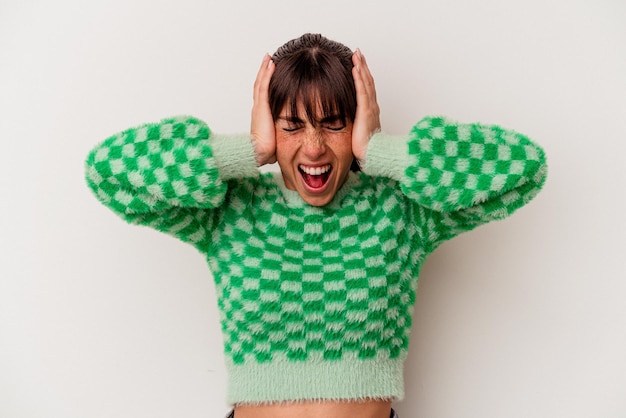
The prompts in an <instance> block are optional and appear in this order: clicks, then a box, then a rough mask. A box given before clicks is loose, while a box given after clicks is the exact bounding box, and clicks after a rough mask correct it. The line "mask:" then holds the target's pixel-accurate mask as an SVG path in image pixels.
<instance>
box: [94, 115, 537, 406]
mask: <svg viewBox="0 0 626 418" xmlns="http://www.w3.org/2000/svg"><path fill="white" fill-rule="evenodd" d="M229 141H230V142H229ZM232 141H233V139H232V138H229V137H221V136H216V135H212V134H211V132H210V131H209V129H208V127H207V126H206V125H205V124H204V123H203V122H202V121H200V120H198V119H195V118H173V119H166V120H164V121H162V122H161V123H158V124H150V125H143V126H140V127H138V128H134V129H129V130H126V131H124V132H122V133H120V134H118V135H114V136H112V137H110V138H108V139H107V140H105V141H104V142H103V143H101V144H100V145H99V146H97V147H96V148H95V149H94V150H93V151H92V152H91V153H90V154H89V156H88V158H87V167H86V177H87V183H88V184H89V186H90V187H91V189H92V190H93V192H94V194H95V196H96V197H97V198H98V199H100V201H102V203H104V204H105V205H107V206H108V207H110V208H111V209H112V210H113V211H115V212H116V213H118V214H119V215H120V216H122V217H123V218H124V219H125V220H126V221H128V222H132V223H135V224H141V225H147V226H150V227H152V228H156V229H158V230H160V231H163V232H166V233H168V234H171V235H174V236H176V237H178V238H180V239H182V240H183V241H185V242H189V243H191V244H193V245H194V246H195V247H196V248H197V249H199V250H200V251H201V252H202V253H203V254H205V255H206V257H207V262H208V264H209V267H210V269H211V271H212V273H213V276H214V279H215V283H216V290H217V295H218V304H219V308H220V321H221V326H222V331H223V336H224V346H225V353H226V356H227V363H228V365H229V368H230V372H231V374H232V375H233V376H237V377H236V378H233V380H231V385H230V388H229V392H230V396H229V401H230V402H233V403H236V402H246V401H248V402H261V401H268V400H285V399H321V398H328V397H332V398H364V397H401V393H402V384H401V381H402V376H401V374H402V373H401V365H402V362H403V361H404V358H405V357H406V354H407V351H408V344H409V334H410V328H411V321H412V313H413V306H414V303H415V290H416V286H417V278H418V275H419V270H420V268H421V266H422V263H423V261H424V259H425V257H426V256H427V255H428V253H430V252H431V251H433V250H434V249H435V248H436V246H437V245H439V243H441V242H443V241H445V240H446V239H450V238H452V237H453V236H455V235H458V234H459V233H461V232H463V231H467V230H470V229H472V228H474V227H476V226H478V225H480V224H482V223H485V222H489V221H491V220H495V219H502V218H504V217H506V216H508V215H510V214H511V213H513V212H514V211H515V210H516V209H518V208H519V207H521V206H522V205H523V204H525V203H526V202H528V201H529V200H530V199H531V198H532V197H534V196H535V195H536V194H537V192H538V191H539V189H540V188H541V186H542V184H543V182H544V181H545V176H546V169H545V157H544V154H543V151H542V150H541V149H540V148H539V147H538V146H536V145H535V144H534V143H532V142H531V141H530V140H529V139H528V138H526V137H524V136H523V135H520V134H517V133H515V132H512V131H506V130H504V129H501V128H499V127H496V126H485V125H478V124H472V125H468V124H465V125H464V124H458V123H456V122H453V121H450V120H447V119H445V118H437V117H434V118H425V119H423V120H422V121H420V122H419V123H418V124H417V125H416V126H415V127H414V129H413V130H412V131H411V132H410V134H409V136H408V139H404V140H402V141H401V142H400V144H401V146H399V147H387V148H386V151H385V152H391V153H397V154H398V155H399V156H400V157H399V158H398V161H408V166H407V167H400V170H399V171H398V173H399V174H398V175H397V176H396V177H397V178H393V177H394V176H393V175H391V176H379V175H376V169H375V167H376V166H377V165H376V161H373V162H372V164H370V162H369V161H368V164H367V166H368V167H374V168H373V169H371V170H370V171H366V172H365V173H360V174H358V175H357V174H351V175H350V177H349V179H348V181H347V183H346V184H345V185H344V187H343V188H342V190H341V191H340V196H337V197H336V198H335V199H334V200H333V202H331V203H330V204H329V205H327V206H325V207H312V206H308V205H306V204H305V203H304V202H302V201H300V202H299V203H298V202H295V203H294V201H293V200H290V199H287V198H286V196H287V195H288V193H290V191H287V190H285V189H284V186H281V185H280V182H278V181H277V180H276V178H275V174H272V173H265V174H263V175H260V174H258V173H256V175H253V176H248V177H245V178H230V177H228V178H227V176H225V175H224V174H225V172H224V170H222V169H221V168H220V167H225V166H226V165H225V162H226V161H220V158H222V159H231V160H232V161H228V163H229V164H230V166H237V165H238V164H239V160H237V157H236V156H232V155H231V154H232V153H224V152H221V153H220V152H219V151H220V150H223V149H224V148H223V147H227V145H226V144H229V145H228V147H230V148H229V149H230V150H234V149H236V148H238V146H233V143H232ZM375 143H376V142H375V141H373V142H372V145H371V147H376V146H377V145H375ZM235 145H236V144H235ZM241 147H244V148H245V147H248V148H251V145H250V142H249V140H247V142H246V141H243V142H241ZM218 154H219V155H220V157H219V158H217V157H216V155H218ZM407 154H408V159H406V158H404V157H407ZM368 155H369V154H368ZM371 155H376V153H372V154H371ZM368 158H369V156H368ZM220 170H222V171H220ZM334 373H339V374H340V376H335V375H334ZM355 373H356V374H358V376H361V377H360V378H359V379H356V380H354V379H352V380H351V376H355ZM312 374H314V375H315V376H314V377H312V378H311V379H310V380H311V381H310V382H309V381H308V380H307V379H308V378H307V377H303V376H311V375H312ZM303 379H304V380H303ZM305 380H306V384H304V383H303V382H304V381H305ZM261 382H266V383H267V382H269V383H267V384H266V383H263V384H261ZM398 382H400V383H398ZM260 387H263V389H259V388H260ZM294 388H295V389H294ZM258 391H264V392H258Z"/></svg>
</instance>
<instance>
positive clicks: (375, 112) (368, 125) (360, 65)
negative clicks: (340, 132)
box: [352, 49, 380, 163]
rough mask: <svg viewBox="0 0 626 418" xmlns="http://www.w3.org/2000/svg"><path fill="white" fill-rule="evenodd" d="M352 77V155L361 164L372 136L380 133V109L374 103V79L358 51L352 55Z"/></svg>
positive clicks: (376, 103)
mask: <svg viewBox="0 0 626 418" xmlns="http://www.w3.org/2000/svg"><path fill="white" fill-rule="evenodd" d="M352 63H353V64H354V67H353V68H352V77H354V86H355V88H356V117H355V118H354V125H353V127H352V154H354V157H355V158H356V159H357V160H358V161H359V163H363V162H364V161H365V156H366V154H367V145H368V144H369V141H370V138H371V137H372V135H373V134H374V133H376V132H378V131H380V108H379V107H378V102H377V101H376V87H375V86H374V77H372V73H370V70H369V68H368V66H367V62H365V57H364V56H363V54H361V51H360V50H359V49H357V50H356V52H354V54H352Z"/></svg>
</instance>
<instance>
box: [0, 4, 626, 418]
mask: <svg viewBox="0 0 626 418" xmlns="http://www.w3.org/2000/svg"><path fill="white" fill-rule="evenodd" d="M305 32H320V33H322V34H324V35H326V36H328V37H330V38H332V39H336V40H339V41H341V42H343V43H345V44H346V45H348V46H350V47H351V48H356V47H359V48H361V50H362V51H363V53H364V54H365V55H366V57H367V59H368V62H369V64H370V68H371V70H372V72H373V74H374V76H375V80H376V85H377V89H378V90H377V91H378V99H379V104H380V106H381V109H382V124H383V129H384V130H385V131H386V132H388V133H390V134H405V133H407V132H408V130H409V129H410V128H411V126H412V125H413V124H414V123H415V122H417V121H418V120H419V119H421V118H422V117H423V116H425V115H427V114H443V115H447V116H449V117H452V118H454V119H457V120H459V121H463V122H483V123H494V124H499V125H502V126H505V127H508V128H512V129H515V130H518V131H521V132H523V133H526V134H527V135H529V136H531V137H532V138H534V139H535V140H536V141H537V142H539V143H540V144H542V145H543V146H544V147H545V149H546V152H547V155H548V158H549V167H550V172H549V178H548V181H547V184H546V186H545V188H544V190H543V192H542V193H541V194H540V195H539V196H538V197H537V198H536V199H535V200H534V201H532V202H531V203H530V204H529V205H528V206H527V207H525V208H523V209H521V210H520V211H519V212H518V213H517V214H516V215H514V216H513V217H511V218H509V219H507V220H504V221H501V222H496V223H492V224H489V225H486V226H484V227H481V228H479V229H477V230H475V231H473V232H470V233H467V234H465V235H462V236H460V237H458V238H456V239H454V240H452V241H449V242H447V243H446V244H444V245H443V246H442V247H440V248H439V249H438V250H437V251H436V252H435V253H434V254H432V255H431V257H430V258H429V259H428V260H427V261H426V264H425V266H424V268H423V271H422V275H421V278H420V286H419V290H418V294H417V305H416V309H415V317H414V324H413V329H412V331H413V333H412V337H411V347H410V353H409V356H408V359H407V363H406V373H405V378H406V399H405V400H404V401H402V402H397V403H395V408H396V409H397V410H398V412H399V413H400V416H401V417H402V418H422V417H424V418H458V417H463V418H466V417H476V418H479V417H480V418H485V417H498V418H499V417H507V418H518V417H519V418H521V417H533V418H534V417H551V418H553V417H567V418H583V417H585V418H587V417H594V418H596V417H602V418H609V417H610V418H618V417H625V416H626V355H625V354H626V298H625V295H626V280H625V279H626V273H625V271H626V265H625V262H624V260H625V259H626V255H625V251H624V250H625V249H626V248H625V245H624V233H625V232H626V221H625V217H624V208H625V207H626V197H625V196H624V194H625V191H626V190H625V186H624V184H625V183H626V169H625V164H624V156H625V153H626V145H625V143H626V105H625V98H626V3H624V2H623V1H621V0H614V1H610V0H598V1H595V0H594V1H591V0H588V1H579V0H575V1H572V0H555V1H545V0H526V1H495V0H476V1H464V0H443V1H442V0H421V1H420V0H417V1H407V0H402V1H389V0H386V1H378V2H369V1H364V0H360V1H345V2H339V1H337V0H330V1H326V0H323V1H315V2H294V1H278V0H269V1H252V0H251V1H230V2H227V1H223V0H222V1H190V0H179V1H149V0H141V1H100V2H91V1H90V2H87V1H62V0H61V1H54V2H44V1H30V2H28V1H17V0H15V1H12V2H10V1H0V141H1V142H0V144H1V146H2V148H0V191H1V193H2V195H1V198H0V199H1V201H0V210H1V216H0V240H1V241H0V242H1V245H2V252H1V253H0V417H3V418H4V417H6V418H31V417H32V418H34V417H37V418H41V417H63V418H92V417H94V418H96V417H103V418H104V417H106V418H109V417H116V418H123V417H129V418H130V417H132V418H141V417H150V418H158V417H183V416H184V417H189V418H192V417H221V416H222V415H223V414H224V413H225V412H226V410H227V408H228V407H227V405H226V404H225V400H224V399H225V387H224V381H225V369H224V365H223V360H224V358H223V355H222V337H221V334H220V330H219V325H218V311H217V308H216V300H215V293H214V286H213V282H212V277H211V275H210V273H209V271H208V268H207V266H206V264H205V261H204V259H203V257H202V256H201V255H200V254H199V253H197V252H196V251H195V250H194V249H193V248H192V247H191V246H187V245H185V244H183V243H180V242H178V241H176V240H174V239H172V238H170V237H168V236H165V235H162V234H159V233H158V232H155V231H152V230H150V229H148V228H141V227H133V226H128V225H127V224H125V223H124V222H122V221H121V220H120V219H119V218H117V217H116V216H115V215H113V214H112V213H111V212H109V211H108V210H107V209H106V208H104V207H103V206H101V205H100V204H99V203H98V202H97V201H96V200H95V198H94V197H93V196H92V195H91V192H90V191H89V190H88V189H87V187H86V184H85V181H84V179H83V170H84V168H83V161H84V158H85V156H86V155H87V152H88V151H89V150H90V149H91V148H92V147H93V146H94V145H95V144H96V143H97V142H100V141H101V140H103V139H104V138H105V137H107V136H109V135H111V134H113V133H116V132H118V131H120V130H122V129H125V128H127V127H130V126H135V125H137V124H140V123H144V122H152V121H157V120H159V119H161V118H163V117H168V116H172V115H178V114H192V115H195V116H197V117H200V118H202V119H204V120H206V121H207V123H208V124H209V125H210V127H211V128H212V130H213V131H216V132H221V133H237V132H246V131H247V130H248V129H249V124H250V109H251V105H252V84H253V82H254V77H255V75H256V71H257V69H258V67H259V64H260V62H261V59H262V57H263V54H264V53H265V52H273V51H274V50H275V49H276V48H277V47H278V46H280V45H281V44H282V43H284V42H286V41H287V40H289V39H292V38H294V37H297V36H299V35H301V34H302V33H305Z"/></svg>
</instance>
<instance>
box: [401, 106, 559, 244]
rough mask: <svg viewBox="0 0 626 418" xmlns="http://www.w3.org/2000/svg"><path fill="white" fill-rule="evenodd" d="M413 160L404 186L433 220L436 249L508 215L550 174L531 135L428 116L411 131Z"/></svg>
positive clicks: (430, 228)
mask: <svg viewBox="0 0 626 418" xmlns="http://www.w3.org/2000/svg"><path fill="white" fill-rule="evenodd" d="M408 148H409V155H410V156H411V158H412V162H411V164H410V165H409V166H408V167H407V168H406V170H405V174H406V176H405V177H404V179H401V183H402V189H403V191H404V192H405V193H406V195H407V196H408V197H409V198H410V199H411V200H413V201H414V202H416V203H418V204H419V205H420V206H421V207H422V208H426V209H430V210H431V212H429V211H428V210H427V211H426V212H425V215H426V216H425V218H426V219H428V220H429V221H428V222H426V223H425V224H424V226H425V227H426V228H425V232H424V235H425V236H427V237H429V240H428V241H429V242H428V247H429V248H430V250H431V251H432V250H433V249H434V248H436V247H437V245H439V244H440V243H441V242H443V241H445V240H447V239H450V238H452V237H454V236H456V235H458V234H459V233H462V232H465V231H468V230H471V229H473V228H475V227H476V226H478V225H481V224H484V223H487V222H490V221H493V220H498V219H503V218H506V217H507V216H509V215H510V214H512V213H513V212H514V211H516V210H517V209H519V208H520V207H522V206H523V205H525V204H526V203H528V202H529V201H530V200H531V199H532V198H534V197H535V196H536V195H537V193H539V191H540V190H541V188H542V187H543V184H544V182H545V180H546V175H547V166H546V158H545V154H544V152H543V150H542V149H541V148H540V147H538V146H537V145H536V144H535V143H533V142H532V141H531V140H530V139H529V138H528V137H526V136H525V135H522V134H520V133H517V132H515V131H511V130H505V129H503V128H501V127H499V126H496V125H483V124H461V123H458V122H456V121H453V120H450V119H448V118H445V117H427V118H424V119H422V120H421V121H420V122H419V123H417V124H416V125H415V126H414V128H413V129H412V131H411V132H410V134H409V141H408Z"/></svg>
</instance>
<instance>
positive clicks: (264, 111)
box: [250, 54, 276, 167]
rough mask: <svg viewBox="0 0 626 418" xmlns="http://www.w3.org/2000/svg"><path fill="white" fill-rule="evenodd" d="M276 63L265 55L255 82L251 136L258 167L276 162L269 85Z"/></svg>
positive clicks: (274, 133)
mask: <svg viewBox="0 0 626 418" xmlns="http://www.w3.org/2000/svg"><path fill="white" fill-rule="evenodd" d="M274 68H275V66H274V62H273V61H272V58H271V57H270V56H269V54H265V56H264V57H263V62H261V68H259V72H258V74H257V76H256V80H255V81H254V103H253V105H252V122H251V124H250V136H251V137H252V143H253V145H254V152H255V155H256V163H257V166H259V167H260V166H262V165H265V164H272V163H275V162H276V132H275V129H274V120H273V119H272V112H271V110H270V101H269V85H270V79H271V78H272V74H273V73H274Z"/></svg>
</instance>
